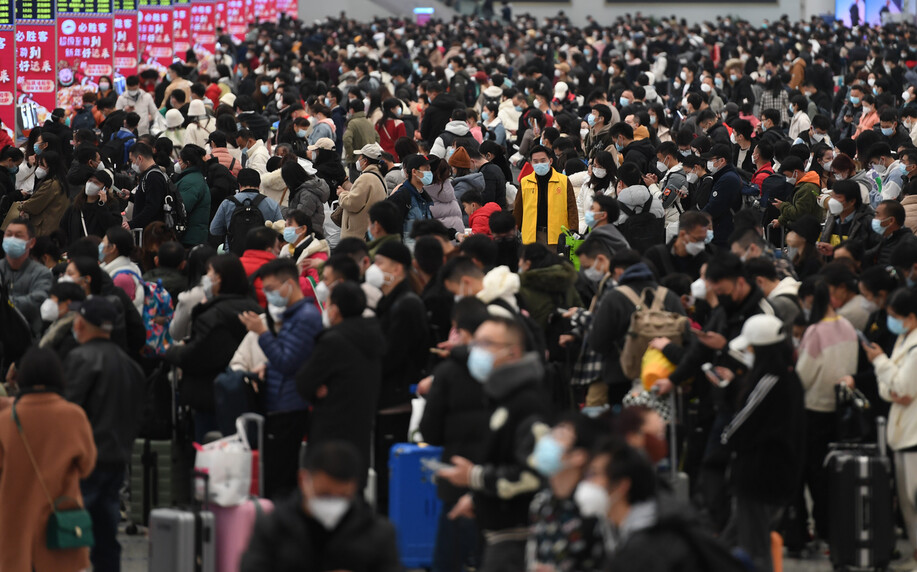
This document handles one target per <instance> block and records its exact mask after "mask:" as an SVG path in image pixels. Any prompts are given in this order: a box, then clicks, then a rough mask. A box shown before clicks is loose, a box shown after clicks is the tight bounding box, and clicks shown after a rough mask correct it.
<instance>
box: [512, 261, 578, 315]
mask: <svg viewBox="0 0 917 572" xmlns="http://www.w3.org/2000/svg"><path fill="white" fill-rule="evenodd" d="M519 278H520V288H519V294H520V297H521V299H522V303H523V305H524V306H525V309H526V310H528V312H529V315H530V316H531V318H532V319H533V320H534V321H535V323H536V324H538V325H539V326H540V327H541V329H542V330H546V329H547V327H548V319H549V318H550V317H551V314H552V313H553V312H554V311H555V310H557V309H558V308H574V307H578V306H582V305H583V302H582V300H580V297H579V294H577V293H576V288H575V287H574V285H575V284H576V279H577V273H576V269H575V268H574V267H573V265H572V264H570V263H569V262H567V261H563V262H562V263H561V264H554V265H552V266H548V267H546V268H533V269H530V270H528V271H526V272H523V273H522V274H521V275H520V277H519Z"/></svg>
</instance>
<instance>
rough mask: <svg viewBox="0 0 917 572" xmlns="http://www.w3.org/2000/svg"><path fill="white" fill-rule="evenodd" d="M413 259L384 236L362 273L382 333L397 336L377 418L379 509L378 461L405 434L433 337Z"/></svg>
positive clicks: (384, 486) (386, 360)
mask: <svg viewBox="0 0 917 572" xmlns="http://www.w3.org/2000/svg"><path fill="white" fill-rule="evenodd" d="M411 265H412V258H411V253H410V251H409V250H408V248H407V247H406V246H404V245H403V244H401V243H399V242H395V241H391V242H386V243H384V244H382V246H380V247H379V249H378V250H377V251H376V256H375V262H374V264H373V265H372V266H370V267H369V269H368V270H367V271H366V275H365V279H366V282H368V283H369V284H371V285H373V286H376V287H377V288H379V289H380V290H382V299H381V300H379V303H378V304H377V305H376V315H377V316H378V318H379V322H380V325H381V326H382V333H383V335H384V336H385V339H386V340H398V342H397V343H393V344H392V345H391V346H390V347H389V348H388V351H387V352H386V353H385V356H384V357H383V360H382V386H381V387H382V389H381V393H380V395H379V405H378V407H379V411H378V416H377V418H376V431H375V439H376V442H375V447H376V454H375V459H376V463H377V465H378V466H377V467H376V472H377V474H378V475H379V481H378V486H379V489H378V494H377V499H378V507H379V508H380V512H383V513H384V512H385V510H383V509H384V508H386V507H387V506H388V494H387V491H388V478H387V473H388V471H384V470H381V467H383V466H384V463H386V461H387V459H388V451H389V450H390V449H391V446H392V445H393V444H394V443H395V442H398V441H399V440H400V439H401V438H402V437H403V436H404V435H407V430H408V423H409V421H410V416H411V407H410V400H411V394H410V392H409V390H408V386H409V385H410V384H412V383H416V382H418V381H419V380H420V377H421V372H422V371H423V368H424V367H425V365H426V363H427V359H428V354H429V352H428V350H427V348H428V347H429V346H430V340H431V336H430V332H429V326H428V324H427V312H426V308H425V306H424V303H423V300H421V298H420V296H418V295H417V294H415V293H414V291H413V290H412V289H411V284H410V281H409V278H410V271H411Z"/></svg>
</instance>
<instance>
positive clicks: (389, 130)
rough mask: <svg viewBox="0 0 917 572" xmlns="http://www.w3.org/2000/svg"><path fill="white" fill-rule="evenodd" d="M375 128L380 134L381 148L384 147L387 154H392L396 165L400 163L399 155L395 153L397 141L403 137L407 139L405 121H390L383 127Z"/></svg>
mask: <svg viewBox="0 0 917 572" xmlns="http://www.w3.org/2000/svg"><path fill="white" fill-rule="evenodd" d="M375 127H376V132H377V133H378V134H379V146H380V147H382V150H383V151H385V152H386V153H391V154H392V156H393V157H394V158H395V162H396V163H397V162H399V161H400V160H401V159H400V158H399V157H398V153H396V152H395V141H397V140H398V139H399V138H401V137H405V136H406V134H407V132H406V131H405V127H404V121H401V120H400V119H389V120H388V121H386V122H385V124H384V125H383V126H382V127H379V126H378V125H376V126H375Z"/></svg>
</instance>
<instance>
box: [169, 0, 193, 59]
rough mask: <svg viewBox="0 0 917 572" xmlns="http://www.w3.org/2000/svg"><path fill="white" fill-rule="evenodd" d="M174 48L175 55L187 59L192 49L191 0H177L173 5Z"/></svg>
mask: <svg viewBox="0 0 917 572" xmlns="http://www.w3.org/2000/svg"><path fill="white" fill-rule="evenodd" d="M172 24H173V26H172V29H173V32H172V49H173V51H174V54H175V57H177V58H178V59H180V60H181V61H185V59H186V57H187V54H186V52H187V51H188V50H190V49H191V0H175V2H174V3H173V7H172Z"/></svg>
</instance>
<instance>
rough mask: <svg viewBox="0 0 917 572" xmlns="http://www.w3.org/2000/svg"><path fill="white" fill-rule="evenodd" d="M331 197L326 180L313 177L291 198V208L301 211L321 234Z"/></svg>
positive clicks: (290, 209)
mask: <svg viewBox="0 0 917 572" xmlns="http://www.w3.org/2000/svg"><path fill="white" fill-rule="evenodd" d="M330 196H331V189H329V188H328V183H326V182H325V181H324V179H319V178H318V177H313V178H312V179H309V180H308V181H306V182H305V183H303V184H301V185H300V186H299V187H298V188H297V189H296V191H295V192H294V193H293V196H292V197H291V198H290V208H289V210H288V211H287V212H289V211H292V210H301V211H303V212H304V213H306V214H307V215H309V218H310V219H311V220H312V229H313V230H317V231H319V232H321V229H323V228H324V225H325V203H326V202H327V201H328V197H330Z"/></svg>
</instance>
